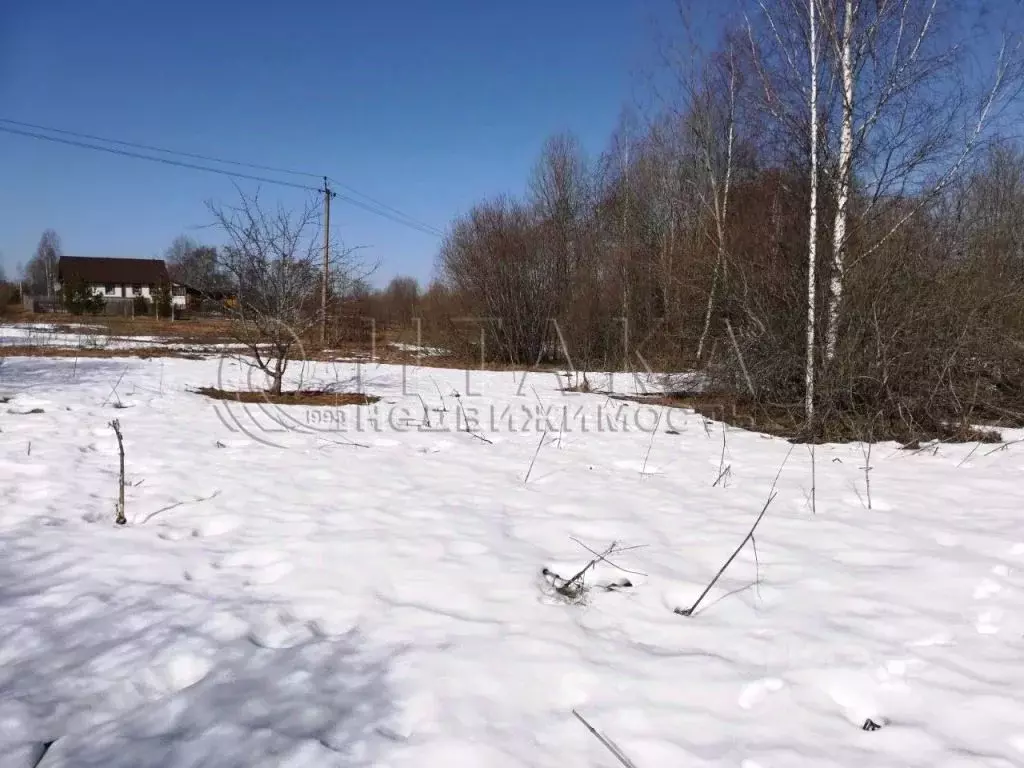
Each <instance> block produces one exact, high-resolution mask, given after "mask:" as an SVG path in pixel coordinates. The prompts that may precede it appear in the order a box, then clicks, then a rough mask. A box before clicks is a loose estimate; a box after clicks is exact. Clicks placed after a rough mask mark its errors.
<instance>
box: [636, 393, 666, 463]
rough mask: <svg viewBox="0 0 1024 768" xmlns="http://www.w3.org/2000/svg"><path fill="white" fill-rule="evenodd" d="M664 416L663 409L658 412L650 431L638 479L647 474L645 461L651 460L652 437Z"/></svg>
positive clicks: (656, 432)
mask: <svg viewBox="0 0 1024 768" xmlns="http://www.w3.org/2000/svg"><path fill="white" fill-rule="evenodd" d="M664 414H665V409H664V408H662V409H661V410H660V411H658V420H657V421H656V422H655V424H654V429H653V430H651V441H650V442H649V443H648V444H647V453H646V454H645V455H644V463H643V466H642V467H640V477H641V478H642V477H644V475H646V474H647V460H648V459H649V458H651V449H652V448H653V447H654V436H655V435H656V434H658V428H659V427H660V426H661V417H662V416H663V415H664Z"/></svg>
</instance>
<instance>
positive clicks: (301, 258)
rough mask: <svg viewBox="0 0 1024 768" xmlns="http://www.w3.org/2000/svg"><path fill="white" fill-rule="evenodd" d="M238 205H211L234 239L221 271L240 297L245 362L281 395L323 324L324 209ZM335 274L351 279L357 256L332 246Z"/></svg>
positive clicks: (236, 321) (254, 199) (313, 204)
mask: <svg viewBox="0 0 1024 768" xmlns="http://www.w3.org/2000/svg"><path fill="white" fill-rule="evenodd" d="M239 198H240V199H239V203H238V204H237V205H236V206H233V207H225V206H222V205H219V204H215V203H210V204H209V208H210V211H211V213H212V214H213V216H214V218H215V220H216V221H217V223H218V224H219V226H220V228H221V229H222V230H223V232H224V234H225V235H226V236H227V238H228V245H227V246H225V247H224V248H222V249H220V250H219V252H218V253H219V255H218V264H219V266H220V268H221V270H223V272H225V273H226V274H227V275H228V276H229V277H230V279H231V282H232V283H233V285H234V287H235V290H236V291H237V297H236V301H234V302H233V303H232V304H229V305H228V307H227V308H228V310H229V312H230V314H231V317H232V320H233V328H234V332H235V336H236V338H237V339H238V341H240V342H241V343H242V344H244V345H245V347H246V350H247V352H248V354H249V357H248V358H247V359H246V361H247V362H248V363H249V364H250V365H252V366H253V367H255V368H256V369H258V370H260V371H262V372H263V373H264V374H265V375H266V376H267V378H268V379H269V382H270V383H269V386H268V391H269V392H270V393H271V394H280V393H281V387H282V380H283V378H284V374H285V371H286V370H287V368H288V363H289V361H290V360H291V359H292V357H293V355H294V353H295V351H296V346H298V347H299V348H300V349H301V345H302V341H303V339H305V338H306V337H307V335H308V333H309V332H310V330H311V329H312V328H314V327H315V326H316V325H317V323H318V322H319V319H320V302H319V296H320V293H319V287H320V283H319V280H320V266H321V258H322V241H321V239H320V237H321V235H320V229H319V224H320V208H319V205H318V202H317V201H315V200H311V201H309V202H308V203H307V204H306V205H305V206H304V207H303V208H302V209H301V210H299V211H290V210H288V209H285V208H283V207H280V206H278V207H277V208H275V209H273V210H267V209H265V208H264V207H263V206H262V204H261V203H260V200H259V195H258V193H257V194H254V195H251V196H250V195H246V194H245V193H242V192H241V191H240V192H239ZM331 258H332V262H333V264H332V272H333V273H334V274H341V273H346V274H351V273H352V271H353V269H354V264H353V262H352V258H351V251H346V250H344V249H341V248H337V247H335V246H332V248H331Z"/></svg>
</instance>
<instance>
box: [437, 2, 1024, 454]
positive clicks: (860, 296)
mask: <svg viewBox="0 0 1024 768" xmlns="http://www.w3.org/2000/svg"><path fill="white" fill-rule="evenodd" d="M698 7H699V5H697V4H695V5H694V8H698ZM694 8H689V7H687V6H686V5H685V4H680V6H679V10H680V18H681V20H682V21H683V22H684V23H683V24H680V25H679V35H678V37H677V39H676V40H675V41H673V42H672V43H671V44H669V45H667V46H665V50H664V56H663V60H664V62H665V69H666V71H667V73H668V76H667V77H666V78H663V82H664V81H667V82H669V86H663V87H662V91H661V92H660V94H659V97H658V99H657V100H656V102H655V106H654V108H652V109H651V110H650V111H649V114H648V115H646V116H645V117H644V119H640V118H639V117H637V116H636V115H635V114H627V115H626V116H625V117H624V119H623V120H622V121H621V124H620V125H619V126H618V128H617V129H616V131H615V133H614V135H613V136H612V137H611V139H610V141H609V144H608V148H607V149H606V151H604V152H603V153H601V154H600V155H598V156H597V157H588V156H587V154H586V153H585V152H584V151H583V149H582V148H581V145H580V142H579V141H578V140H576V139H575V138H574V137H573V136H571V135H556V136H554V137H553V138H551V139H549V140H548V141H547V143H546V144H545V146H544V148H543V151H542V152H541V155H540V157H539V159H538V160H537V163H536V166H535V168H534V169H533V172H532V174H531V176H530V178H529V180H528V186H527V190H526V193H525V194H524V195H523V196H521V197H509V196H503V197H497V198H495V199H492V200H487V201H483V202H480V203H479V204H477V205H475V206H474V207H473V208H472V209H471V210H470V211H469V212H468V213H466V214H465V215H463V216H460V217H458V218H457V219H456V220H455V221H454V222H453V224H452V225H451V227H450V228H449V231H448V234H447V236H446V238H445V240H444V242H443V244H442V246H441V249H440V254H439V257H438V260H437V278H438V282H437V284H436V285H434V286H432V287H431V290H430V291H429V292H428V293H432V294H433V295H434V297H435V298H440V297H443V301H440V302H438V301H435V302H433V305H434V312H435V313H436V312H437V311H438V308H439V305H440V311H441V312H442V315H443V317H441V318H438V317H437V316H434V317H431V318H428V320H429V321H428V320H425V322H427V324H428V327H432V328H440V327H445V325H446V321H447V337H448V339H447V340H448V342H449V343H450V344H452V345H462V346H463V347H465V348H469V347H472V348H473V350H474V353H481V352H482V354H484V355H485V356H486V357H489V358H491V359H494V360H501V361H504V362H508V363H515V364H534V363H537V362H538V361H540V362H544V361H558V362H560V364H567V363H570V364H571V365H572V366H574V367H576V368H579V369H588V368H589V369H594V368H600V369H622V368H625V369H627V370H634V369H640V370H642V369H644V368H651V369H656V370H663V371H665V370H667V371H672V370H677V371H683V370H685V371H695V370H696V371H700V372H702V374H703V375H702V377H700V381H702V382H703V392H704V394H705V395H707V394H709V393H714V394H718V395H727V396H729V397H731V398H733V399H734V401H736V400H742V401H743V402H745V403H748V404H750V405H751V407H752V408H754V409H755V410H759V411H760V412H761V413H762V414H768V413H772V414H775V415H776V416H777V417H778V418H779V419H782V420H785V421H787V422H788V423H790V425H791V427H792V431H795V432H799V433H801V434H804V435H807V436H809V437H823V436H830V437H836V436H841V435H863V434H864V433H865V431H871V432H872V433H873V434H877V435H888V436H895V437H900V438H906V439H910V438H911V437H913V436H919V435H923V434H928V435H933V436H934V435H941V436H950V435H955V434H966V433H968V432H969V431H970V426H969V425H971V424H976V423H979V422H999V423H1008V422H1010V423H1024V145H1022V144H1021V142H1020V140H1019V138H1016V137H1015V135H1014V134H1013V132H1012V130H1011V129H1012V128H1013V125H1014V122H1013V121H1014V118H1017V119H1019V117H1020V114H1021V112H1020V109H1021V100H1020V94H1021V87H1022V83H1024V77H1022V74H1024V70H1022V58H1021V47H1020V46H1021V43H1020V37H1019V32H1020V27H1021V21H1022V20H1021V19H1019V18H1016V17H1008V18H1007V19H1004V20H1003V21H1004V22H1006V23H1005V24H1004V25H1001V26H999V27H998V28H996V29H992V28H990V27H986V28H984V31H985V33H984V34H982V31H979V30H982V26H981V25H983V24H984V23H986V20H988V21H990V20H991V16H992V14H989V16H985V14H983V13H982V11H988V10H991V9H982V8H981V7H980V6H979V7H977V8H974V9H973V10H969V9H964V8H962V7H952V6H950V5H949V4H940V3H936V2H932V0H880V2H877V3H864V2H860V1H859V0H800V1H799V2H790V1H789V0H764V1H763V2H761V3H759V4H757V5H756V6H754V8H752V9H747V12H746V13H739V12H738V13H737V16H736V18H737V19H738V21H737V22H736V23H734V24H732V25H727V28H726V29H725V31H724V33H723V34H722V35H721V37H720V39H719V41H718V43H717V45H715V46H713V47H711V48H709V49H706V48H703V47H702V46H701V44H700V42H699V41H698V40H697V39H696V38H695V37H693V36H689V35H688V33H687V30H689V29H692V28H693V25H692V24H690V23H689V22H690V20H691V18H690V17H691V13H692V12H693V10H694ZM737 10H738V11H739V10H742V9H741V8H740V7H739V6H737ZM467 317H473V318H477V319H478V322H477V325H478V327H473V328H471V327H469V326H468V325H467V324H466V323H465V322H464V321H462V322H455V320H456V319H460V320H461V319H464V318H467ZM481 334H482V335H481ZM481 339H482V342H481ZM567 357H568V358H571V359H568V360H567V359H566V358H567ZM690 380H691V381H692V380H693V379H692V377H691V379H690Z"/></svg>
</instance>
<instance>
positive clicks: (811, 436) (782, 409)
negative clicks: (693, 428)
mask: <svg viewBox="0 0 1024 768" xmlns="http://www.w3.org/2000/svg"><path fill="white" fill-rule="evenodd" d="M612 397H613V398H614V399H616V400H630V401H633V402H638V403H644V404H647V405H658V406H665V407H668V408H689V409H691V410H693V411H695V412H696V413H699V414H700V415H701V416H703V417H705V418H706V419H710V420H711V421H716V422H724V423H726V424H728V425H729V426H733V427H739V428H741V429H746V430H750V431H752V432H762V433H764V434H768V435H774V436H776V437H783V438H786V439H788V440H790V441H791V442H794V443H819V444H820V443H849V442H855V441H860V440H870V441H871V442H882V441H886V440H892V441H894V442H897V443H902V444H903V445H904V447H906V448H908V449H911V450H913V449H917V448H920V446H921V441H930V440H939V441H941V442H944V443H977V442H981V443H998V442H1000V441H1001V440H1002V436H1001V435H1000V433H999V432H998V431H997V430H995V429H988V428H979V427H974V426H970V425H965V424H949V425H946V426H941V427H934V428H932V429H929V430H923V429H920V428H918V429H916V430H912V429H910V428H909V427H908V426H907V425H905V424H902V423H894V422H886V421H880V420H877V419H869V418H867V417H865V416H863V415H857V414H851V415H849V416H847V417H845V418H841V419H831V420H830V421H829V425H828V428H827V429H826V430H824V431H821V429H820V428H819V430H818V431H817V432H814V431H811V430H808V428H807V423H806V422H805V420H804V411H803V404H802V403H792V404H788V405H786V404H765V403H757V402H754V401H752V400H751V399H749V398H746V397H741V396H730V395H723V394H691V393H687V394H671V393H670V394H667V395H651V396H631V395H613V396H612Z"/></svg>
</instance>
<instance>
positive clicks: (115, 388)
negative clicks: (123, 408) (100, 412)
mask: <svg viewBox="0 0 1024 768" xmlns="http://www.w3.org/2000/svg"><path fill="white" fill-rule="evenodd" d="M126 373H128V366H127V365H126V366H125V367H124V370H123V371H121V375H120V376H118V377H117V381H115V382H114V386H113V387H111V389H110V394H109V395H107V398H106V399H105V400H104V401H103V405H102V406H100V407H101V408H102V407H103V406H105V405H106V404H107V403H109V402H110V397H111V395H113V396H114V397H116V398H117V404H118V406H120V405H121V398H120V397H117V388H118V387H119V386H121V379H123V378H124V375H125V374H126Z"/></svg>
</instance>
